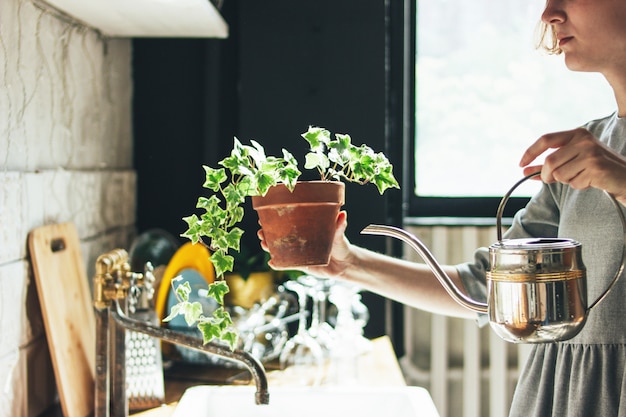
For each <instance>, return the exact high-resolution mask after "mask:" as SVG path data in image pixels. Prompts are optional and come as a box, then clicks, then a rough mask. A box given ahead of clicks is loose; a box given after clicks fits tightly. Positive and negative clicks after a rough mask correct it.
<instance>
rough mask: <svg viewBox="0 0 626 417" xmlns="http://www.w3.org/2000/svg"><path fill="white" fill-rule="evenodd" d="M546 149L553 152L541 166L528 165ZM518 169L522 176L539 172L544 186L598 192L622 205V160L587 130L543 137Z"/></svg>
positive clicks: (625, 173) (625, 188) (625, 166)
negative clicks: (558, 183)
mask: <svg viewBox="0 0 626 417" xmlns="http://www.w3.org/2000/svg"><path fill="white" fill-rule="evenodd" d="M548 149H556V150H555V151H554V152H553V153H551V154H550V155H548V156H546V158H545V161H544V163H543V165H529V164H530V163H532V162H533V161H534V160H535V159H536V158H537V157H538V156H539V155H541V154H543V153H544V152H546V151H547V150H548ZM520 166H521V167H524V175H529V174H532V173H533V172H537V171H539V170H541V180H542V181H543V182H545V183H553V182H560V183H563V184H568V185H570V186H571V187H572V188H575V189H579V190H582V189H586V188H589V187H594V188H599V189H601V190H605V191H607V192H609V193H610V194H612V195H613V196H614V197H615V199H617V201H619V202H620V203H622V204H623V205H626V158H624V157H623V156H622V155H620V154H618V153H616V152H615V151H614V150H612V149H611V148H609V147H608V146H606V145H605V144H603V143H602V142H600V141H599V140H598V139H597V138H596V137H595V136H593V135H592V134H591V133H590V132H589V131H588V130H587V129H583V128H578V129H574V130H568V131H564V132H556V133H549V134H547V135H543V136H542V137H540V138H539V139H537V141H536V142H535V143H533V144H532V145H531V146H530V147H529V148H528V149H527V150H526V152H525V153H524V155H523V156H522V159H521V160H520ZM537 179H538V177H537Z"/></svg>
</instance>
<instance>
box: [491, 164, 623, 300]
mask: <svg viewBox="0 0 626 417" xmlns="http://www.w3.org/2000/svg"><path fill="white" fill-rule="evenodd" d="M539 174H541V171H538V172H534V173H532V174H530V175H527V176H525V177H524V178H522V179H521V180H519V181H518V182H516V183H515V184H514V185H513V186H512V187H511V189H510V190H509V191H508V192H507V193H506V194H505V195H504V197H502V200H501V201H500V205H498V212H497V215H496V226H497V233H498V242H502V213H503V212H504V206H506V203H507V201H508V200H509V197H511V194H512V193H513V191H514V190H515V189H516V188H517V187H518V186H519V185H520V184H521V183H523V182H524V181H526V180H527V179H530V178H532V177H536V176H537V175H539ZM603 192H604V194H605V195H606V196H607V197H608V198H609V199H610V200H611V202H612V203H613V205H614V206H615V208H616V209H617V213H618V215H619V219H620V221H621V222H622V230H623V231H624V248H623V249H622V259H621V260H620V267H619V268H618V269H617V272H616V273H615V276H614V277H613V280H612V281H611V284H610V285H609V286H608V288H607V289H606V290H604V292H603V293H602V294H600V296H599V297H598V298H597V299H596V301H594V302H593V303H591V305H590V306H589V307H588V309H587V310H591V309H592V308H593V307H595V306H596V305H597V304H598V303H599V302H600V301H602V300H603V299H604V297H606V296H607V294H608V293H609V292H610V291H611V290H612V289H613V287H614V286H615V284H616V283H617V280H618V278H619V277H620V275H622V272H624V266H625V264H626V218H624V212H623V211H622V207H621V205H620V203H618V202H617V200H616V199H615V197H613V196H612V195H611V194H609V193H608V192H606V191H604V190H603Z"/></svg>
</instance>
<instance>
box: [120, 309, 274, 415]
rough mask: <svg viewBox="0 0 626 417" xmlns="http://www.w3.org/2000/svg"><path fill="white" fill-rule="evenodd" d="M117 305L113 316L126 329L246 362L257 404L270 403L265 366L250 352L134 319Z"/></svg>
mask: <svg viewBox="0 0 626 417" xmlns="http://www.w3.org/2000/svg"><path fill="white" fill-rule="evenodd" d="M116 307H117V308H116V309H115V311H112V312H111V313H112V316H113V318H114V320H115V322H116V323H118V324H119V325H121V326H123V327H124V328H126V329H129V330H133V331H135V332H139V333H144V334H147V335H148V336H151V337H156V338H158V339H162V340H165V341H166V342H170V343H175V344H177V345H182V346H186V347H189V348H192V349H196V350H200V351H203V352H207V353H210V354H212V355H217V356H221V357H223V358H226V359H231V360H235V361H238V362H240V363H242V364H244V365H245V366H246V367H247V368H248V370H249V371H250V374H251V375H252V378H253V379H254V382H255V385H256V393H255V402H256V403H257V404H269V400H270V395H269V391H268V384H267V375H266V373H265V368H264V367H263V364H261V362H259V361H258V360H257V359H256V358H255V357H254V356H252V354H250V353H249V352H246V351H245V350H241V349H235V350H231V349H230V348H229V347H228V346H226V345H220V344H218V343H213V342H209V343H207V344H205V343H204V342H203V341H202V339H200V338H198V337H194V336H190V335H187V334H184V333H181V332H176V331H174V330H171V329H168V328H161V327H157V326H154V325H151V324H149V323H147V322H143V321H139V320H134V319H132V318H130V317H128V316H127V315H126V314H124V312H123V311H122V309H121V307H120V305H119V303H116Z"/></svg>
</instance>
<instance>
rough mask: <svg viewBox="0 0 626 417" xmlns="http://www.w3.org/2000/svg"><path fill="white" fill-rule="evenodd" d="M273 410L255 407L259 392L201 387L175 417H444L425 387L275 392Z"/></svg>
mask: <svg viewBox="0 0 626 417" xmlns="http://www.w3.org/2000/svg"><path fill="white" fill-rule="evenodd" d="M269 392H270V403H269V405H256V404H255V402H254V393H255V388H254V387H248V386H245V387H244V386H204V385H202V386H196V387H192V388H189V389H188V390H187V391H185V393H184V394H183V396H182V398H181V400H180V402H179V403H178V405H177V406H176V410H175V411H174V414H173V417H213V416H216V417H265V416H267V417H344V416H346V417H350V416H358V417H370V416H371V417H374V416H375V417H380V416H399V417H413V416H415V417H439V414H438V413H437V410H436V408H435V405H434V404H433V401H432V399H431V397H430V395H429V393H428V391H426V390H425V389H424V388H420V387H359V386H354V387H350V386H335V387H332V386H327V387H324V386H322V387H275V388H272V387H271V386H270V390H269Z"/></svg>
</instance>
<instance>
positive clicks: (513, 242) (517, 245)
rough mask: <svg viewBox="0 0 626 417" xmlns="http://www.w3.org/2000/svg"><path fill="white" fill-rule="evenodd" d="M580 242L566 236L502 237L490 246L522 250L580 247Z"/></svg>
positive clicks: (492, 247)
mask: <svg viewBox="0 0 626 417" xmlns="http://www.w3.org/2000/svg"><path fill="white" fill-rule="evenodd" d="M580 246H581V244H580V243H579V242H578V241H576V240H573V239H566V238H545V237H540V238H524V239H503V240H501V241H499V242H496V243H494V244H492V245H491V246H490V248H491V249H523V250H549V249H567V248H574V247H580Z"/></svg>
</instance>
